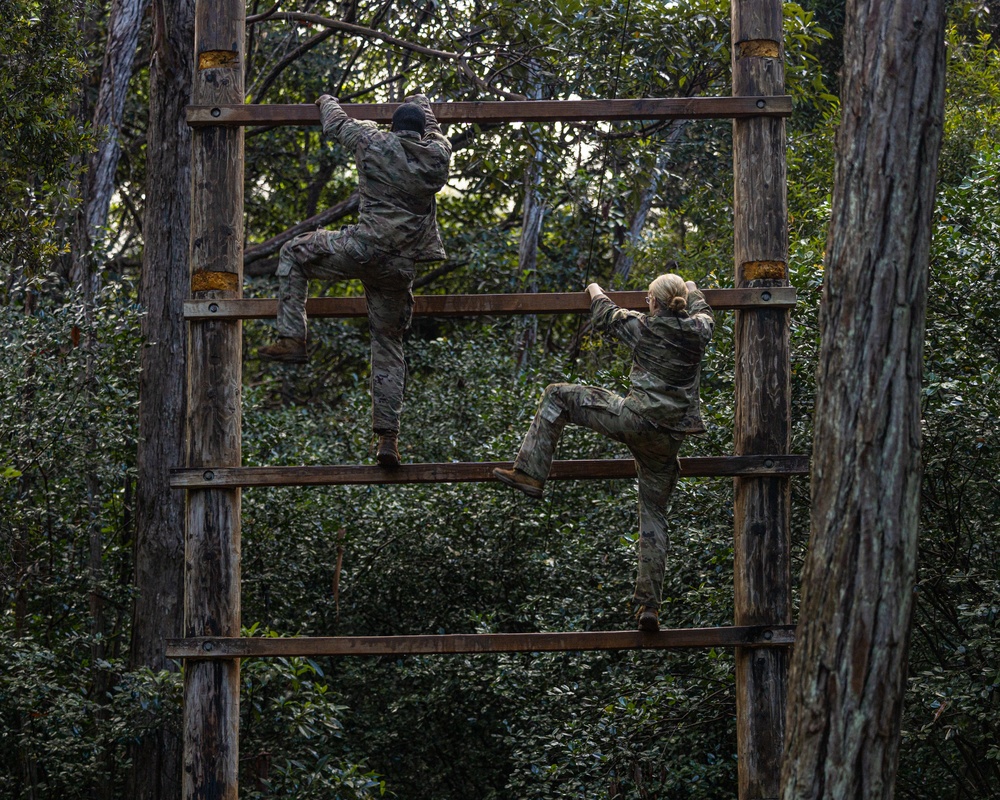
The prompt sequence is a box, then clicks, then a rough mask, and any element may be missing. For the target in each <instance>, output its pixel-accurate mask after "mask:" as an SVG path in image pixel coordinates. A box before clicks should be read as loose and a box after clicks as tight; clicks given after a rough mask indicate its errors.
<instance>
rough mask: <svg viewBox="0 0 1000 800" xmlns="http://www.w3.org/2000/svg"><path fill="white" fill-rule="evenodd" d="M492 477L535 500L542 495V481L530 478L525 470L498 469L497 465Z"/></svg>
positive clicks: (543, 484)
mask: <svg viewBox="0 0 1000 800" xmlns="http://www.w3.org/2000/svg"><path fill="white" fill-rule="evenodd" d="M493 477H494V478H496V479H497V480H498V481H500V482H501V483H506V484H507V485H508V486H511V487H513V488H514V489H518V490H520V491H522V492H524V493H525V494H526V495H528V497H534V498H535V499H536V500H537V499H538V498H540V497H541V496H542V489H543V487H544V486H545V482H544V481H540V480H538V478H532V477H531V476H530V475H529V474H528V473H527V472H522V471H521V470H519V469H500V468H499V467H498V468H497V469H495V470H493Z"/></svg>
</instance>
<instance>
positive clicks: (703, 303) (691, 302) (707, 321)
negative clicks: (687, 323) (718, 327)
mask: <svg viewBox="0 0 1000 800" xmlns="http://www.w3.org/2000/svg"><path fill="white" fill-rule="evenodd" d="M687 313H688V317H690V318H691V319H692V320H694V321H695V322H696V323H697V325H698V332H699V333H700V334H701V338H702V341H704V342H705V343H706V344H707V343H708V341H709V340H710V339H711V338H712V334H713V333H714V332H715V317H714V316H713V315H712V308H711V306H709V305H708V301H707V300H706V299H705V295H703V294H702V293H701V290H700V289H692V290H691V291H689V292H688V303H687Z"/></svg>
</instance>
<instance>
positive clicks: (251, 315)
mask: <svg viewBox="0 0 1000 800" xmlns="http://www.w3.org/2000/svg"><path fill="white" fill-rule="evenodd" d="M704 294H705V299H706V300H708V303H709V305H711V306H712V308H714V309H716V310H721V311H725V310H733V309H738V308H759V307H767V308H793V307H794V306H795V289H793V288H791V287H785V288H781V289H706V290H704ZM608 297H610V298H611V299H612V300H613V301H614V302H615V303H617V304H618V305H619V306H621V307H622V308H629V309H633V310H635V311H645V310H647V305H646V299H645V298H646V293H645V292H608ZM589 311H590V300H589V299H588V297H587V293H586V292H551V293H537V294H530V293H523V294H450V295H435V294H424V295H419V296H418V297H416V298H415V304H414V308H413V313H414V315H415V316H425V317H475V316H512V315H517V314H584V313H587V312H589ZM277 312H278V301H277V300H274V299H270V298H268V299H251V300H193V301H191V302H188V303H185V305H184V316H185V318H187V319H267V318H269V317H274V316H275V315H276V314H277ZM306 313H307V314H308V315H309V316H310V317H341V318H348V317H364V316H366V315H367V313H368V311H367V308H366V305H365V298H364V296H358V297H312V298H310V299H309V300H307V301H306Z"/></svg>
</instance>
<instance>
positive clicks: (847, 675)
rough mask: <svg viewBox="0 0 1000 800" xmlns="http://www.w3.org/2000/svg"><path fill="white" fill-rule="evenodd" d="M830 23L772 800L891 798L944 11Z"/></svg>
mask: <svg viewBox="0 0 1000 800" xmlns="http://www.w3.org/2000/svg"><path fill="white" fill-rule="evenodd" d="M846 20H847V21H846V27H845V32H844V56H845V58H844V68H843V79H842V87H841V99H842V103H843V119H842V121H841V126H840V130H839V133H838V137H837V151H836V173H835V176H834V190H833V217H832V220H831V223H830V231H829V236H828V239H827V259H826V284H825V286H824V298H823V300H824V302H823V306H822V309H821V312H820V329H821V334H822V345H821V351H820V366H819V370H818V375H817V382H818V391H817V401H816V422H815V427H814V437H813V473H812V524H811V527H812V538H811V541H810V546H809V553H808V556H807V559H806V565H805V570H804V574H803V578H802V587H803V588H802V606H801V611H800V620H801V621H800V624H799V634H798V636H799V639H798V643H797V645H796V647H795V653H794V657H793V661H792V671H791V677H790V692H789V707H788V718H787V720H788V721H787V735H786V740H785V742H786V759H785V762H784V767H783V770H782V791H783V797H785V798H787V799H788V800H792V798H794V800H802V799H803V798H838V800H844V798H865V800H873V799H874V798H888V797H891V796H892V792H893V787H894V785H895V777H896V764H897V755H898V750H899V726H900V715H901V710H902V700H903V692H904V689H905V677H906V655H907V646H908V642H909V627H910V616H911V610H912V593H913V583H914V573H915V569H916V551H917V522H918V503H919V490H920V394H919V393H920V379H921V365H922V358H923V335H924V313H925V308H926V288H927V267H928V247H929V242H930V231H931V228H930V226H931V212H932V207H933V202H934V183H935V177H936V173H937V161H938V151H939V149H940V143H941V127H942V118H943V96H944V70H945V57H944V41H943V30H944V27H943V26H944V3H943V2H942V1H941V0H882V2H878V3H874V2H873V3H866V2H857V1H856V0H852V1H851V2H849V3H848V4H847V17H846Z"/></svg>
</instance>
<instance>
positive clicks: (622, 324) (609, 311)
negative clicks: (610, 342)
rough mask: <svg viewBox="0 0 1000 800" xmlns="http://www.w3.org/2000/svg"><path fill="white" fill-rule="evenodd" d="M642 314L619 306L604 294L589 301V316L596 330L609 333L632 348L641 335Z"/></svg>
mask: <svg viewBox="0 0 1000 800" xmlns="http://www.w3.org/2000/svg"><path fill="white" fill-rule="evenodd" d="M644 316H645V315H644V314H640V313H639V312H638V311H629V310H628V309H625V308H619V307H618V306H616V305H615V304H614V303H612V302H611V300H609V299H608V297H607V296H606V295H603V294H599V295H597V297H595V298H594V299H593V300H592V301H591V303H590V318H591V321H592V322H593V325H594V328H595V329H596V330H599V331H602V332H604V333H609V334H611V335H612V336H613V337H614V338H616V339H618V340H619V341H620V342H623V343H624V344H627V345H628V346H629V347H632V348H634V347H635V346H636V345H637V344H638V343H639V338H640V337H641V335H642V320H643V318H644Z"/></svg>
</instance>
